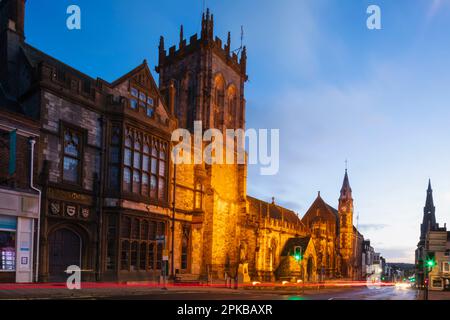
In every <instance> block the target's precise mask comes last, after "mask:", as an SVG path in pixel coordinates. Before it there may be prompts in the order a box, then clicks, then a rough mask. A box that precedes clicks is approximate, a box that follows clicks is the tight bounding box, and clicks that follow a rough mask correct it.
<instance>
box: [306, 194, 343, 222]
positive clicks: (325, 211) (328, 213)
mask: <svg viewBox="0 0 450 320" xmlns="http://www.w3.org/2000/svg"><path fill="white" fill-rule="evenodd" d="M317 218H321V219H325V220H328V221H333V222H336V223H337V222H338V220H339V214H338V211H337V210H336V209H335V208H333V207H332V206H330V205H329V204H328V203H326V202H325V201H324V200H323V199H322V197H321V196H320V194H319V195H318V196H317V198H316V200H314V202H313V203H312V205H311V207H309V209H308V211H306V213H305V215H304V216H303V218H302V222H303V223H305V224H309V223H310V222H313V221H315V220H316V219H317Z"/></svg>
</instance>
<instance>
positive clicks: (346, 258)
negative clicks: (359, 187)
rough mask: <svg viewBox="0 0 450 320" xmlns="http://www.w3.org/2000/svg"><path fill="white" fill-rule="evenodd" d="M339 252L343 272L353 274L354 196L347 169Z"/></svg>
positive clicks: (341, 201) (342, 198) (341, 210)
mask: <svg viewBox="0 0 450 320" xmlns="http://www.w3.org/2000/svg"><path fill="white" fill-rule="evenodd" d="M338 212H339V252H340V258H341V274H342V275H343V276H344V277H349V276H351V274H352V273H351V265H352V258H353V198H352V188H351V187H350V182H349V179H348V173H347V169H346V170H345V176H344V182H343V184H342V188H341V196H340V197H339V209H338Z"/></svg>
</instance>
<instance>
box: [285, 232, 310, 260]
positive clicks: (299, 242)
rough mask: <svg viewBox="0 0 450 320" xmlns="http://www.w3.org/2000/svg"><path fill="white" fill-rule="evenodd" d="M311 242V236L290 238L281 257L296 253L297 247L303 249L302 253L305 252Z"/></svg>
mask: <svg viewBox="0 0 450 320" xmlns="http://www.w3.org/2000/svg"><path fill="white" fill-rule="evenodd" d="M310 240H311V237H309V236H308V237H297V238H290V239H289V240H288V241H287V242H286V244H285V245H284V248H283V251H281V256H282V257H287V256H289V255H290V254H291V253H292V252H294V247H297V246H300V247H302V251H303V252H305V251H306V248H307V247H308V244H309V241H310Z"/></svg>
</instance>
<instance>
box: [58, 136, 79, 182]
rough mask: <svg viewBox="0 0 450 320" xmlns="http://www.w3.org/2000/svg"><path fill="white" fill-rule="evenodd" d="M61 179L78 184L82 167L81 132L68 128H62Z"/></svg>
mask: <svg viewBox="0 0 450 320" xmlns="http://www.w3.org/2000/svg"><path fill="white" fill-rule="evenodd" d="M63 154H64V156H63V172H62V177H63V181H65V182H69V183H73V184H79V183H80V181H81V168H82V134H81V132H79V131H76V130H74V129H70V128H64V137H63Z"/></svg>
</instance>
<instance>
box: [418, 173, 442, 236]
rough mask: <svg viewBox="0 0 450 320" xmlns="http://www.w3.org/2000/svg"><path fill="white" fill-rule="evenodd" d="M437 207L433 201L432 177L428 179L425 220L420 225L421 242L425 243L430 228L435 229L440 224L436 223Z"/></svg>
mask: <svg viewBox="0 0 450 320" xmlns="http://www.w3.org/2000/svg"><path fill="white" fill-rule="evenodd" d="M435 212H436V208H435V207H434V202H433V189H432V188H431V179H430V180H429V181H428V189H427V200H426V201H425V207H424V208H423V221H422V224H421V225H420V242H422V243H425V239H426V236H427V232H428V230H435V229H437V228H438V227H439V226H438V224H437V223H436V215H435Z"/></svg>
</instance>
